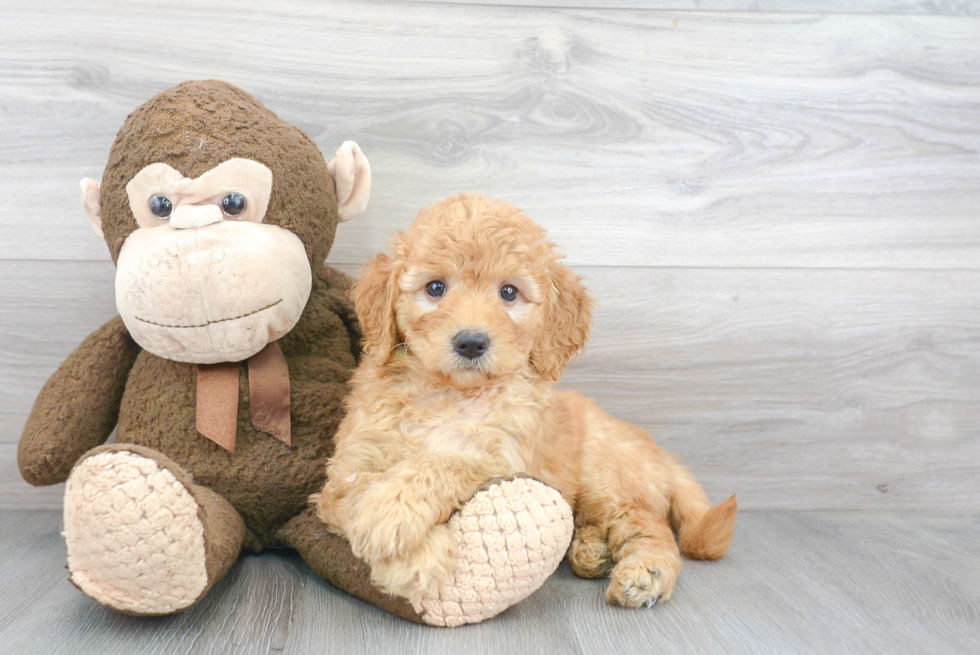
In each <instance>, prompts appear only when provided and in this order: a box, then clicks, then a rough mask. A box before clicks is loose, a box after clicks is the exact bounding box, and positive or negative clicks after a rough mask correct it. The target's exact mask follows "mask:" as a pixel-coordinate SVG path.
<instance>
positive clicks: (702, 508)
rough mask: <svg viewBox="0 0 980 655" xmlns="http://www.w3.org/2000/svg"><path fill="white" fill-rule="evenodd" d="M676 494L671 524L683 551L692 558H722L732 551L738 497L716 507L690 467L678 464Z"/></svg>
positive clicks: (672, 506) (675, 482)
mask: <svg viewBox="0 0 980 655" xmlns="http://www.w3.org/2000/svg"><path fill="white" fill-rule="evenodd" d="M673 491H674V494H673V496H672V498H671V502H670V525H671V527H672V528H673V529H674V531H675V532H676V533H677V536H678V541H679V544H680V548H681V552H682V553H684V555H686V556H687V557H690V558H691V559H718V558H719V557H722V556H723V555H724V554H725V551H727V550H728V545H729V544H730V543H732V537H733V536H734V534H735V512H737V511H738V503H737V502H736V501H735V496H734V495H732V497H731V498H729V499H728V500H726V501H725V502H723V503H719V504H717V505H715V506H714V507H711V506H710V505H709V504H708V497H707V496H705V495H704V490H703V489H702V488H701V485H699V484H698V483H697V481H696V480H695V479H694V478H693V477H692V476H691V472H690V471H689V470H687V467H685V466H681V465H680V464H675V465H674V489H673Z"/></svg>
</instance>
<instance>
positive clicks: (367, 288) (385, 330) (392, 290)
mask: <svg viewBox="0 0 980 655" xmlns="http://www.w3.org/2000/svg"><path fill="white" fill-rule="evenodd" d="M394 268H395V261H394V260H393V259H391V258H390V257H388V256H387V255H383V254H379V255H378V256H377V257H375V258H374V259H372V260H371V261H369V262H368V264H367V267H366V268H365V269H364V270H363V271H361V274H360V275H358V276H357V281H356V282H355V283H354V291H353V296H354V305H355V306H356V308H357V320H358V321H360V323H361V331H362V333H363V335H364V337H363V342H362V343H361V347H362V348H363V349H364V352H365V354H367V355H368V356H369V357H374V358H375V359H376V360H377V361H378V363H379V364H384V363H385V362H386V361H388V356H389V355H390V354H391V351H392V349H393V348H394V347H395V344H396V343H397V339H398V329H397V327H396V325H395V300H396V298H397V296H398V289H397V287H396V285H395V276H394Z"/></svg>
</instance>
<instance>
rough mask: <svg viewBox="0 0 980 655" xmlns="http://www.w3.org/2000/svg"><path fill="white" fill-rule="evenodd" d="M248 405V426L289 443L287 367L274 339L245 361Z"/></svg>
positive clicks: (288, 444) (289, 444)
mask: <svg viewBox="0 0 980 655" xmlns="http://www.w3.org/2000/svg"><path fill="white" fill-rule="evenodd" d="M248 404H249V407H250V408H251V410H252V425H254V426H255V429H256V430H261V431H262V432H268V433H269V434H271V435H272V436H273V437H275V438H276V439H278V440H279V441H281V442H283V443H284V444H286V445H287V446H291V445H292V443H291V441H290V425H289V366H287V364H286V357H285V356H284V355H283V354H282V349H281V348H280V347H279V342H278V341H273V342H272V343H270V344H269V345H268V346H266V347H265V348H263V349H262V351H261V352H260V353H259V354H257V355H253V356H252V358H251V359H249V360H248Z"/></svg>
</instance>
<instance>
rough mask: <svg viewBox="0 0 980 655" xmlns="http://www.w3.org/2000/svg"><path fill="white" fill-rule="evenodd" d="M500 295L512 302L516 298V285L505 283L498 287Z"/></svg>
mask: <svg viewBox="0 0 980 655" xmlns="http://www.w3.org/2000/svg"><path fill="white" fill-rule="evenodd" d="M500 297H501V298H503V299H504V300H505V301H507V302H514V301H515V300H517V287H515V286H514V285H513V284H505V285H504V286H502V287H500Z"/></svg>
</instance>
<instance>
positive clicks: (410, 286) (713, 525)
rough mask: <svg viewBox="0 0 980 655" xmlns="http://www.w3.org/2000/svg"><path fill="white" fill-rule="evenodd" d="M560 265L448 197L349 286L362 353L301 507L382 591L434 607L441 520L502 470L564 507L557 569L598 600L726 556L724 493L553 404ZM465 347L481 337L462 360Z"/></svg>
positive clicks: (566, 339) (569, 354) (629, 435)
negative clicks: (708, 491) (568, 516)
mask: <svg viewBox="0 0 980 655" xmlns="http://www.w3.org/2000/svg"><path fill="white" fill-rule="evenodd" d="M560 259H561V256H560V255H558V254H557V253H556V251H555V246H554V244H553V243H551V242H550V241H548V240H547V239H546V237H545V231H544V230H543V229H542V228H541V227H539V226H538V225H536V224H535V223H533V222H532V221H531V220H530V219H528V218H526V217H525V216H523V215H522V214H521V212H520V210H518V209H516V208H514V207H512V206H510V205H508V204H506V203H503V202H500V201H497V200H491V199H489V198H486V197H482V196H470V195H459V196H456V197H453V198H449V199H447V200H444V201H442V202H440V203H437V204H435V205H432V206H431V207H428V208H426V209H424V210H422V212H421V213H420V214H419V215H418V217H417V218H416V220H415V223H414V225H413V226H412V228H411V229H410V230H409V231H408V233H399V234H397V235H396V236H395V238H394V254H393V256H387V255H384V254H379V255H378V256H377V257H376V258H375V259H373V260H372V261H371V262H370V263H369V264H368V266H367V268H366V270H365V271H364V272H363V273H362V275H361V277H360V279H359V281H358V284H357V286H356V288H355V301H356V305H357V314H358V317H359V319H360V321H361V326H362V329H363V332H364V343H363V346H364V352H365V356H364V357H363V358H362V361H361V364H360V366H359V368H358V369H357V371H356V372H355V375H354V378H353V381H352V386H353V391H352V393H351V394H350V396H349V397H348V399H347V409H348V414H347V417H346V418H345V419H344V421H343V423H342V424H341V426H340V428H339V430H338V432H337V436H336V438H335V442H336V448H337V449H336V452H335V453H334V456H333V458H332V459H331V460H330V462H329V466H328V469H327V470H328V475H329V480H328V482H327V484H326V486H325V487H324V489H323V493H322V494H320V495H319V496H315V497H314V502H316V504H317V508H318V514H319V516H320V518H321V519H322V520H323V521H324V522H325V523H327V525H328V526H329V527H330V529H331V530H332V531H335V532H337V533H340V534H343V535H345V536H346V537H347V539H348V540H349V541H350V544H351V546H352V548H353V551H354V553H355V554H356V555H357V556H358V557H361V558H363V559H364V560H366V561H367V562H368V563H369V564H370V566H371V571H372V580H373V581H374V582H375V584H377V585H378V586H380V587H381V588H382V589H384V590H385V591H387V592H389V593H392V594H394V595H398V596H403V597H406V598H408V599H410V600H418V599H419V598H421V597H424V596H429V595H433V594H435V593H436V592H437V591H438V589H439V587H440V585H441V583H442V581H443V580H444V579H445V577H446V575H447V574H448V573H449V571H450V569H451V566H452V562H453V557H454V548H455V547H454V544H453V542H452V539H451V538H450V535H449V532H448V529H447V528H446V526H445V525H444V523H445V521H446V520H447V519H448V518H449V516H450V514H452V512H453V511H454V510H455V509H457V508H458V507H460V506H461V505H462V504H463V503H464V502H465V501H466V500H467V499H469V498H470V496H471V495H472V494H473V493H474V492H475V491H476V490H477V489H478V488H479V487H480V485H482V484H483V483H484V482H486V480H487V479H489V478H491V477H494V476H510V475H514V474H516V473H527V474H529V475H531V476H533V477H535V478H538V479H540V480H542V481H544V482H546V483H548V484H550V485H552V486H554V487H555V488H557V489H558V490H559V491H560V492H561V493H562V495H563V496H564V497H565V499H566V500H568V502H569V503H570V504H571V506H572V508H573V510H574V512H575V525H576V534H575V538H574V540H573V542H572V546H571V549H570V551H569V559H570V561H571V565H572V569H573V570H574V571H575V573H576V574H578V575H580V576H584V577H601V576H604V575H606V573H610V575H611V578H612V580H611V582H610V584H609V587H608V590H607V591H606V598H607V600H608V601H609V602H611V603H616V604H619V605H624V606H627V607H638V606H649V605H652V604H654V603H657V602H663V601H665V600H667V599H668V598H670V595H671V593H672V592H673V589H674V583H675V581H676V578H677V573H678V571H679V570H680V566H681V558H680V551H683V552H684V554H685V555H687V556H689V557H696V558H707V559H713V558H717V557H721V556H722V555H724V553H725V550H726V549H727V548H728V544H729V543H730V541H731V538H732V532H733V526H734V520H735V511H736V503H735V497H734V496H732V497H731V498H730V499H728V500H727V501H725V502H724V503H722V504H720V505H718V506H716V507H714V508H710V509H709V504H708V501H707V498H706V497H705V495H704V492H703V491H702V489H701V487H700V485H698V483H697V482H695V481H694V479H693V478H692V477H691V474H690V472H689V471H688V470H687V469H686V468H685V467H683V466H681V465H680V464H679V463H678V462H677V461H676V460H675V458H674V457H673V456H671V455H670V454H669V453H667V452H666V451H664V450H663V449H662V448H660V447H659V446H658V445H657V444H656V443H654V441H653V439H652V438H651V437H650V436H649V435H648V434H647V433H646V432H644V431H643V430H641V429H640V428H637V427H635V426H633V425H630V424H628V423H624V422H623V421H619V420H617V419H615V418H613V417H611V416H609V415H608V414H606V413H605V412H603V411H602V410H600V409H599V408H598V407H596V406H595V404H594V403H593V402H592V401H591V400H589V399H587V398H584V397H583V396H581V395H579V394H577V393H575V392H568V391H561V392H560V391H556V390H555V389H554V381H555V380H557V379H558V378H559V377H560V376H561V374H562V372H563V371H564V369H565V366H566V365H567V364H568V362H569V361H570V360H571V359H572V358H573V357H574V356H575V355H576V354H577V353H579V352H580V351H581V350H582V349H583V348H584V346H585V343H586V340H587V339H588V336H589V326H590V323H591V309H592V301H591V300H590V298H589V296H588V295H587V293H586V291H585V289H584V288H583V287H582V284H581V282H580V279H579V278H578V277H577V276H576V275H575V274H574V273H572V271H571V270H570V269H569V268H568V267H567V266H565V265H564V264H563V263H561V261H560ZM433 282H435V284H434V285H433V284H431V283H433ZM440 285H441V286H440ZM508 287H511V288H508ZM514 291H516V293H514ZM440 292H441V293H440ZM467 333H468V334H470V335H473V334H478V335H482V338H483V341H482V342H481V343H480V344H476V345H474V344H473V343H471V344H470V345H469V354H466V353H467V349H466V347H465V343H464V342H465V339H464V340H463V341H461V338H462V337H461V336H460V335H464V334H467ZM461 343H462V344H463V346H461ZM481 345H482V348H481V347H480V346H481ZM672 529H673V530H675V531H677V533H678V535H679V542H680V549H678V544H677V542H675V540H674V535H673V532H672Z"/></svg>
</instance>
